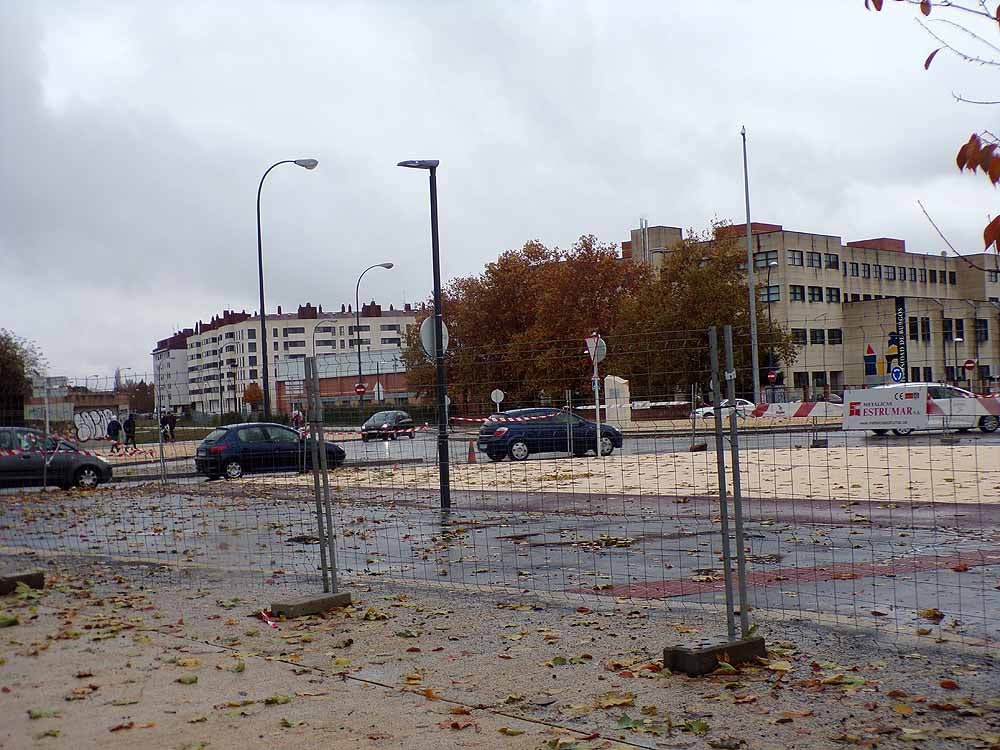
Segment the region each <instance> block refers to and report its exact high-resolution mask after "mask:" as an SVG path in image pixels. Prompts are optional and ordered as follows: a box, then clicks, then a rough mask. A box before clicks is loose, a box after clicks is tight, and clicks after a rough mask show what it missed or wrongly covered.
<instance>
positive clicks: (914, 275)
mask: <svg viewBox="0 0 1000 750" xmlns="http://www.w3.org/2000/svg"><path fill="white" fill-rule="evenodd" d="M916 280H917V269H916V268H911V269H910V281H916Z"/></svg>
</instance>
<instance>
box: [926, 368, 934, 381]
mask: <svg viewBox="0 0 1000 750" xmlns="http://www.w3.org/2000/svg"><path fill="white" fill-rule="evenodd" d="M924 381H925V382H927V383H933V382H934V370H932V369H931V368H930V367H925V368H924Z"/></svg>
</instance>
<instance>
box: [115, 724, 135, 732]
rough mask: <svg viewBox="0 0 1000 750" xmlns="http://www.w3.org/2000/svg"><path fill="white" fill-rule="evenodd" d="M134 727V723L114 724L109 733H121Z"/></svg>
mask: <svg viewBox="0 0 1000 750" xmlns="http://www.w3.org/2000/svg"><path fill="white" fill-rule="evenodd" d="M134 726H135V722H134V721H126V722H123V723H121V724H115V725H114V726H113V727H111V729H110V730H109V731H111V732H121V731H124V730H126V729H132V728H133V727H134Z"/></svg>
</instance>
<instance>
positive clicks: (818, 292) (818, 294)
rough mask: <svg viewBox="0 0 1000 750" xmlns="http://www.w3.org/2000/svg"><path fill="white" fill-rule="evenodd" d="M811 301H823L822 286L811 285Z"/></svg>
mask: <svg viewBox="0 0 1000 750" xmlns="http://www.w3.org/2000/svg"><path fill="white" fill-rule="evenodd" d="M809 301H810V302H822V301H823V287H821V286H811V287H809Z"/></svg>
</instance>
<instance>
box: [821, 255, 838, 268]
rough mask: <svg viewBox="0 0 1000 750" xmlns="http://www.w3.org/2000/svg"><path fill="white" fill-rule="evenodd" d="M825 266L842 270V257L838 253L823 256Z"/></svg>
mask: <svg viewBox="0 0 1000 750" xmlns="http://www.w3.org/2000/svg"><path fill="white" fill-rule="evenodd" d="M823 264H824V265H825V266H826V267H827V268H832V269H834V270H836V269H838V268H840V256H839V255H837V254H836V253H827V254H826V255H824V256H823Z"/></svg>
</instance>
